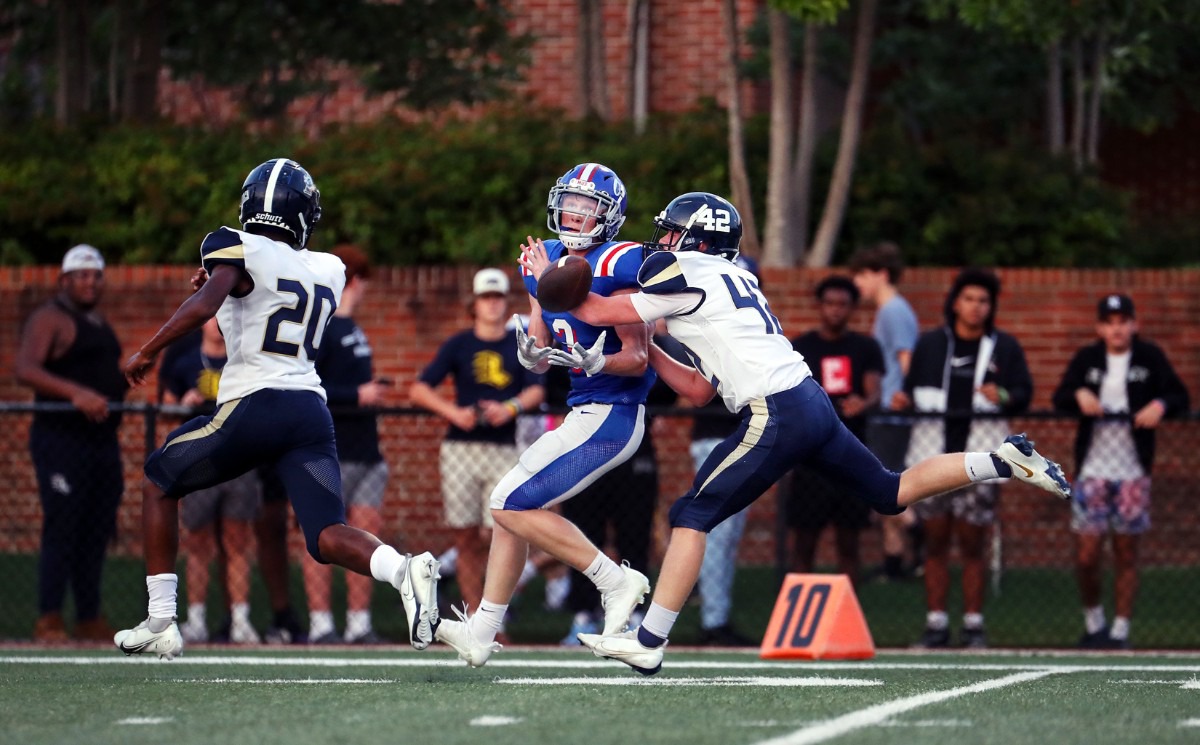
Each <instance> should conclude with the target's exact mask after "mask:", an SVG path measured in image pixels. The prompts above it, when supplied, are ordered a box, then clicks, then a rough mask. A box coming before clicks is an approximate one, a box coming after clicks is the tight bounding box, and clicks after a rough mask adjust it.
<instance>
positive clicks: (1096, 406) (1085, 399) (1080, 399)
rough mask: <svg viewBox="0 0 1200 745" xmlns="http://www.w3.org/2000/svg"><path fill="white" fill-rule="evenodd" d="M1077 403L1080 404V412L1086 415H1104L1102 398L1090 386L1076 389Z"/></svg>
mask: <svg viewBox="0 0 1200 745" xmlns="http://www.w3.org/2000/svg"><path fill="white" fill-rule="evenodd" d="M1075 403H1077V404H1079V413H1081V414H1083V415H1084V416H1104V406H1102V405H1101V404H1100V399H1099V398H1097V397H1096V394H1095V393H1092V391H1091V390H1090V389H1088V388H1078V389H1076V391H1075Z"/></svg>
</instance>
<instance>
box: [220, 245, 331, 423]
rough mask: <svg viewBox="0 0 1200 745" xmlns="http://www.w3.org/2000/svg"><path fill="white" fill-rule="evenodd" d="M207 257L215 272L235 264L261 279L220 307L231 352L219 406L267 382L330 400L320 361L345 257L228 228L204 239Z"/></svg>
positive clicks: (222, 329) (226, 342) (261, 388)
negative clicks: (317, 361) (319, 372)
mask: <svg viewBox="0 0 1200 745" xmlns="http://www.w3.org/2000/svg"><path fill="white" fill-rule="evenodd" d="M200 257H201V260H202V262H203V265H204V268H205V269H206V270H208V272H209V273H210V274H211V273H212V271H213V269H214V268H216V266H217V265H219V264H230V265H232V266H236V267H238V268H239V269H243V270H245V272H246V273H247V274H248V275H250V278H251V280H253V282H254V288H253V289H252V290H250V292H248V293H247V294H245V295H243V296H242V297H236V296H234V295H230V296H229V297H227V298H225V302H224V303H222V304H221V308H220V309H219V310H218V311H217V323H218V324H220V327H221V333H222V334H224V335H225V350H226V354H227V355H228V361H227V362H226V363H225V369H224V370H223V371H222V373H221V384H220V387H219V389H218V391H217V404H218V405H220V404H223V403H225V402H226V401H232V400H234V399H238V398H242V397H244V396H247V395H249V394H251V393H254V392H255V391H259V390H263V389H267V388H274V389H279V390H302V391H312V392H314V393H316V394H317V395H319V396H320V397H321V398H322V399H324V398H325V391H324V389H323V388H321V378H320V377H319V376H318V375H317V370H316V365H315V359H316V352H317V348H318V347H320V345H321V341H322V339H323V337H324V334H325V326H326V324H328V323H329V319H330V317H332V316H333V312H334V310H336V309H337V306H338V303H339V302H341V299H342V290H343V288H344V287H345V285H346V268H345V265H343V264H342V260H341V259H339V258H338V257H336V256H333V255H332V254H326V253H314V252H312V251H309V250H307V249H302V250H296V249H293V248H292V247H291V246H289V245H287V244H286V243H281V242H279V241H275V240H272V239H270V238H267V237H265V236H261V235H255V234H253V233H246V232H244V231H241V230H233V229H231V228H226V227H222V228H219V229H218V230H215V231H213V232H212V233H209V234H208V235H206V236H205V237H204V241H203V242H202V243H201V244H200Z"/></svg>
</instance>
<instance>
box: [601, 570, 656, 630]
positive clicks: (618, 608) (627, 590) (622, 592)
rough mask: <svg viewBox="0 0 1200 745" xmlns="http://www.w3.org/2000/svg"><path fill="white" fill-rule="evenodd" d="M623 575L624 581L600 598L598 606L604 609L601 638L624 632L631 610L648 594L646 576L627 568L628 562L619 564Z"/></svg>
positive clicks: (631, 613)
mask: <svg viewBox="0 0 1200 745" xmlns="http://www.w3.org/2000/svg"><path fill="white" fill-rule="evenodd" d="M621 571H622V572H624V573H625V581H624V582H623V583H622V584H621V586H620V587H618V588H617V589H615V590H610V591H609V592H606V593H604V594H603V595H601V596H600V606H601V607H602V608H604V631H603V632H602V634H601V635H602V636H612V635H613V634H619V633H620V632H622V631H624V630H625V626H626V624H628V623H629V617H630V616H631V615H633V609H634V608H636V607H638V605H639V604H641V602H642V600H643V599H644V598H645V597H646V593H648V592H650V580H648V579H646V575H644V574H642V573H641V572H639V571H638V570H636V569H634V568H633V567H631V566H629V563H628V562H624V563H622V564H621Z"/></svg>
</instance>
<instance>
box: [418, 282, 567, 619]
mask: <svg viewBox="0 0 1200 745" xmlns="http://www.w3.org/2000/svg"><path fill="white" fill-rule="evenodd" d="M472 290H473V296H472V299H471V302H470V306H469V309H470V311H471V316H472V318H473V324H472V326H471V328H469V329H467V330H465V331H461V332H459V333H457V334H455V335H454V336H452V337H450V338H449V339H447V340H446V342H445V343H444V344H442V346H441V348H439V349H438V351H437V355H436V356H435V357H434V359H433V361H432V362H430V363H429V366H428V367H426V368H425V369H424V370H423V371H422V372H421V374H420V376H419V377H418V379H417V381H416V382H414V383H413V385H412V388H411V390H410V391H409V397H410V398H411V399H412V402H413V404H415V405H417V406H420V407H422V408H425V409H428V410H430V411H432V412H433V413H435V414H437V415H438V416H440V417H442V418H443V419H445V420H446V421H448V422H449V423H450V429H449V431H448V432H447V433H446V439H445V440H443V441H442V445H441V450H440V453H439V456H438V465H439V470H440V472H441V476H442V499H443V501H444V508H445V517H446V524H447V525H449V526H450V527H451V528H452V529H453V530H454V545H455V547H456V548H457V549H458V559H457V567H456V576H457V579H458V587H459V591H460V592H461V593H462V598H463V600H464V601H465V602H466V603H467V605H468V606H469V607H471V608H478V607H479V603H480V601H481V600H482V598H483V574H484V567H485V566H486V565H487V558H488V548H489V546H490V545H491V533H492V525H493V521H492V515H491V510H490V509H489V507H488V498H489V497H490V496H491V493H492V490H493V489H494V488H495V486H496V484H497V483H499V482H500V479H502V478H503V477H504V475H505V474H506V473H508V471H509V470H510V469H512V467H513V466H514V465H516V463H517V446H516V432H517V424H516V420H517V416H518V415H519V414H521V412H523V411H533V410H536V409H537V408H538V407H539V406H541V404H542V401H543V400H544V398H545V388H544V386H543V384H542V376H541V375H537V374H534V373H532V372H529V371H528V370H526V369H525V367H523V366H522V365H521V363H520V361H519V360H518V359H517V332H516V329H515V328H508V327H507V326H506V324H507V322H508V317H509V307H508V291H509V281H508V275H507V274H505V273H504V272H503V271H502V270H500V269H495V268H489V269H481V270H479V271H478V272H476V274H475V278H474V280H473V282H472ZM447 376H449V377H452V378H453V379H454V398H453V399H450V398H448V397H446V396H443V395H441V394H439V393H438V392H437V391H436V390H435V388H436V387H437V386H438V385H440V384H441V382H442V381H443V380H445V379H446V377H447Z"/></svg>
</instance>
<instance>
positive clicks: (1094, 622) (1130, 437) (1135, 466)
mask: <svg viewBox="0 0 1200 745" xmlns="http://www.w3.org/2000/svg"><path fill="white" fill-rule="evenodd" d="M1137 331H1138V326H1137V320H1136V319H1135V318H1134V313H1133V300H1132V299H1130V297H1129V296H1128V295H1121V294H1117V293H1113V294H1110V295H1105V296H1104V297H1103V298H1101V299H1100V303H1099V307H1098V322H1097V323H1096V333H1097V334H1098V335H1099V337H1100V339H1099V340H1098V341H1096V342H1094V343H1092V344H1089V345H1087V346H1085V347H1083V348H1082V349H1080V350H1078V351H1077V352H1076V353H1075V356H1074V358H1072V360H1071V363H1070V364H1069V365H1068V366H1067V370H1066V373H1064V374H1063V378H1062V382H1061V383H1059V385H1058V389H1057V390H1055V392H1054V408H1055V409H1057V410H1059V411H1064V412H1069V413H1072V414H1078V415H1080V417H1081V418H1080V420H1079V430H1078V432H1077V434H1076V438H1075V465H1076V468H1077V469H1078V471H1077V473H1076V481H1075V490H1074V497H1073V500H1072V505H1073V506H1072V516H1071V530H1072V531H1073V532H1074V533H1075V535H1076V558H1075V562H1076V578H1077V580H1078V582H1079V594H1080V598H1081V600H1082V601H1083V618H1084V634H1083V637H1082V638H1081V639H1080V641H1079V645H1080V646H1081V647H1084V648H1090V649H1108V648H1117V649H1128V648H1129V646H1130V645H1129V623H1130V618H1131V617H1132V615H1133V601H1134V596H1135V595H1136V594H1137V586H1138V575H1137V550H1138V537H1139V536H1140V535H1141V534H1142V533H1144V532H1146V530H1147V529H1149V527H1150V471H1151V469H1152V468H1153V465H1154V431H1155V429H1156V428H1157V427H1158V424H1159V422H1161V421H1162V419H1163V417H1164V416H1168V415H1170V414H1174V413H1177V412H1183V411H1187V409H1188V393H1187V389H1186V388H1185V387H1184V385H1183V382H1182V381H1181V380H1180V379H1179V376H1178V375H1176V374H1175V370H1174V369H1173V368H1172V367H1171V363H1170V362H1169V361H1168V360H1167V356H1166V355H1165V354H1164V353H1163V351H1162V349H1160V348H1159V347H1158V346H1157V345H1155V344H1152V343H1150V342H1148V341H1145V340H1144V339H1141V338H1140V337H1138V335H1137ZM1110 531H1111V532H1112V534H1113V543H1112V546H1113V564H1114V565H1115V569H1116V582H1115V588H1114V595H1115V598H1114V606H1115V608H1114V610H1115V616H1114V618H1113V623H1112V626H1111V627H1110V626H1109V625H1108V622H1107V621H1106V619H1105V614H1104V605H1103V604H1102V602H1101V599H1100V550H1101V547H1102V546H1103V545H1104V537H1105V535H1107V534H1108V533H1109V532H1110Z"/></svg>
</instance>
